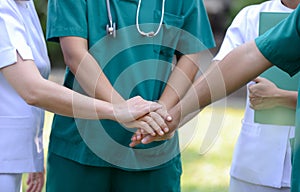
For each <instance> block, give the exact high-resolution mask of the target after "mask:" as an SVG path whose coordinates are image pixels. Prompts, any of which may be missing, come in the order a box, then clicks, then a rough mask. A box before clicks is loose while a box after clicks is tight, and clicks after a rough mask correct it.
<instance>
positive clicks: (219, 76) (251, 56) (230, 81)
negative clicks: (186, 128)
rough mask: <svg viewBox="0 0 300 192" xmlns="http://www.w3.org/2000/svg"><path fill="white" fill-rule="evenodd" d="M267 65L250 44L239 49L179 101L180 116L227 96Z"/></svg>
mask: <svg viewBox="0 0 300 192" xmlns="http://www.w3.org/2000/svg"><path fill="white" fill-rule="evenodd" d="M271 66H272V65H271V63H270V62H269V61H268V60H266V59H265V58H264V57H263V55H262V54H261V53H260V52H259V50H258V49H257V47H256V45H255V43H254V42H250V43H247V44H244V45H242V46H240V47H239V48H237V49H235V50H234V51H232V52H231V53H229V54H228V55H227V56H226V57H225V58H224V59H223V60H222V61H220V62H219V63H218V64H217V65H212V66H211V67H210V68H209V69H208V70H207V71H206V72H205V73H204V74H203V75H202V76H201V77H200V78H199V79H197V80H196V81H195V83H194V84H193V86H192V87H191V89H190V90H189V91H188V93H187V94H186V95H185V97H184V98H183V99H182V101H181V102H180V106H181V107H182V109H181V112H182V115H183V116H186V115H188V114H189V113H191V112H194V111H196V110H199V109H201V108H204V107H205V106H207V105H209V104H210V103H211V102H214V101H216V100H219V99H221V98H223V97H225V96H227V95H229V94H231V93H232V92H234V91H236V90H238V89H239V88H241V87H242V86H243V85H245V84H246V83H247V82H249V81H251V80H252V79H254V78H255V77H256V76H258V75H259V74H260V73H262V72H263V71H265V70H266V69H268V68H269V67H271Z"/></svg>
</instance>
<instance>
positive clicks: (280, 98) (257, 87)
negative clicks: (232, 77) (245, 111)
mask: <svg viewBox="0 0 300 192" xmlns="http://www.w3.org/2000/svg"><path fill="white" fill-rule="evenodd" d="M253 81H254V82H255V83H256V84H252V85H250V86H249V87H248V90H249V100H250V107H251V108H253V109H255V110H261V109H270V108H273V107H278V106H280V107H287V108H291V109H296V104H297V98H298V92H297V91H289V90H284V89H280V88H278V87H277V86H276V85H275V84H274V83H272V82H271V81H269V80H267V79H265V78H263V77H257V78H256V79H254V80H253Z"/></svg>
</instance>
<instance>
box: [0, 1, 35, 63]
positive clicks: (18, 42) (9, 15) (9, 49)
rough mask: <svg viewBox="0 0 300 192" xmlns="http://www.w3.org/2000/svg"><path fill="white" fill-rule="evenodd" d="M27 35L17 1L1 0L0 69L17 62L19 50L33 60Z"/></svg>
mask: <svg viewBox="0 0 300 192" xmlns="http://www.w3.org/2000/svg"><path fill="white" fill-rule="evenodd" d="M27 35H28V34H27V33H26V27H25V23H24V20H23V19H22V17H21V15H20V13H19V9H18V5H17V2H16V1H7V0H5V1H0V38H1V40H0V58H1V62H0V69H1V68H3V67H6V66H8V65H12V64H14V63H16V61H17V54H16V53H17V52H18V53H19V54H20V56H21V57H22V58H23V59H31V60H33V54H32V51H31V48H30V47H29V45H28V43H27V41H26V36H27Z"/></svg>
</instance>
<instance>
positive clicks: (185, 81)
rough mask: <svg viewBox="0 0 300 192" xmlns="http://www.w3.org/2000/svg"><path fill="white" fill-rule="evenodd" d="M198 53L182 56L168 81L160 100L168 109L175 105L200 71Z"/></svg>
mask: <svg viewBox="0 0 300 192" xmlns="http://www.w3.org/2000/svg"><path fill="white" fill-rule="evenodd" d="M196 58H197V55H196V54H195V55H184V56H182V57H181V58H180V60H179V61H178V63H177V65H176V66H175V68H174V70H173V71H172V74H171V76H170V78H169V80H168V82H167V85H166V88H165V89H164V91H163V93H162V95H161V97H160V99H159V102H160V103H163V104H164V105H165V106H166V108H167V109H171V108H172V107H173V106H175V105H176V104H177V103H178V102H179V100H180V99H181V98H182V97H183V96H184V95H185V93H186V92H187V90H188V89H189V88H190V86H191V85H192V82H193V79H194V77H195V75H196V73H197V71H198V67H197V64H196V62H197V59H196Z"/></svg>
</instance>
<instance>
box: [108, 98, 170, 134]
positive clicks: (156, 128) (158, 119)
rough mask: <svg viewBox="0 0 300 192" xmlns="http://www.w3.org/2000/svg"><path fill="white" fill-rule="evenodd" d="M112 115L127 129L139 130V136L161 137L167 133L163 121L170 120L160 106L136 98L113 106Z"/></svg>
mask: <svg viewBox="0 0 300 192" xmlns="http://www.w3.org/2000/svg"><path fill="white" fill-rule="evenodd" d="M114 115H115V117H116V120H117V121H118V122H119V123H122V124H123V125H125V126H126V127H128V128H139V129H140V133H141V134H150V135H152V136H156V135H160V136H163V135H164V134H165V133H167V132H168V131H169V128H168V126H167V124H166V122H165V121H171V120H172V118H171V116H170V115H169V114H168V112H167V110H166V109H164V108H163V106H162V105H161V104H158V103H156V102H152V101H146V100H144V99H143V98H141V97H139V96H137V97H133V98H131V99H128V100H127V101H126V102H124V103H121V104H115V105H114Z"/></svg>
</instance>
